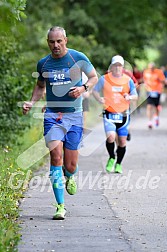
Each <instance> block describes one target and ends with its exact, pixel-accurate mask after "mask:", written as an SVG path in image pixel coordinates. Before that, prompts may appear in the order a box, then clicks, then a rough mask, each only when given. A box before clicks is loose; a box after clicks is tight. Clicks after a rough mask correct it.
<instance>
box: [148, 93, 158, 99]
mask: <svg viewBox="0 0 167 252" xmlns="http://www.w3.org/2000/svg"><path fill="white" fill-rule="evenodd" d="M158 95H159V93H158V92H155V91H152V92H149V96H150V97H151V98H157V97H158Z"/></svg>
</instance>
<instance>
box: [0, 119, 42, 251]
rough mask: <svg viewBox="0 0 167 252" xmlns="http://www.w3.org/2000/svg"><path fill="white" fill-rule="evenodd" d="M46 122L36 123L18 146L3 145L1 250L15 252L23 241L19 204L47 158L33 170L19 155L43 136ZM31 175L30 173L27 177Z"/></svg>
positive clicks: (19, 141)
mask: <svg viewBox="0 0 167 252" xmlns="http://www.w3.org/2000/svg"><path fill="white" fill-rule="evenodd" d="M42 131H43V127H42V123H41V122H40V121H37V122H35V124H34V127H33V128H32V129H27V130H26V131H25V134H24V135H23V136H22V137H20V138H18V145H17V146H16V145H15V146H12V145H11V146H10V147H9V146H6V147H4V148H0V151H1V155H0V164H1V174H0V251H1V252H8V251H9V252H15V251H17V244H18V241H19V240H20V234H19V233H20V228H19V221H18V216H19V204H20V200H21V198H22V197H24V192H25V190H26V188H27V185H28V181H29V179H31V177H32V174H33V171H34V170H35V169H36V168H37V167H39V165H42V163H43V162H44V160H40V162H38V163H36V164H35V165H33V166H32V167H31V168H30V169H29V170H28V169H22V168H21V167H19V166H18V164H17V162H16V160H17V157H18V156H19V155H20V154H21V153H22V152H23V151H24V150H26V149H27V148H29V147H30V146H31V145H32V144H33V143H35V142H36V141H37V140H38V139H39V138H40V137H41V136H42ZM27 174H28V176H27Z"/></svg>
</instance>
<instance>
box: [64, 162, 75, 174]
mask: <svg viewBox="0 0 167 252" xmlns="http://www.w3.org/2000/svg"><path fill="white" fill-rule="evenodd" d="M65 168H66V170H67V171H68V172H70V173H71V174H73V173H75V171H76V169H77V163H75V162H71V163H69V164H67V165H66V167H65Z"/></svg>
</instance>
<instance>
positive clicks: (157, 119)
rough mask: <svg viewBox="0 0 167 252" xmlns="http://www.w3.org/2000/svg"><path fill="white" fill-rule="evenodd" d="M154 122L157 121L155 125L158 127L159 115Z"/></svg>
mask: <svg viewBox="0 0 167 252" xmlns="http://www.w3.org/2000/svg"><path fill="white" fill-rule="evenodd" d="M154 123H155V126H156V127H158V126H159V118H158V117H156V118H155V121H154Z"/></svg>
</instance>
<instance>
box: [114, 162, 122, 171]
mask: <svg viewBox="0 0 167 252" xmlns="http://www.w3.org/2000/svg"><path fill="white" fill-rule="evenodd" d="M115 173H122V165H120V164H116V166H115Z"/></svg>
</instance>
